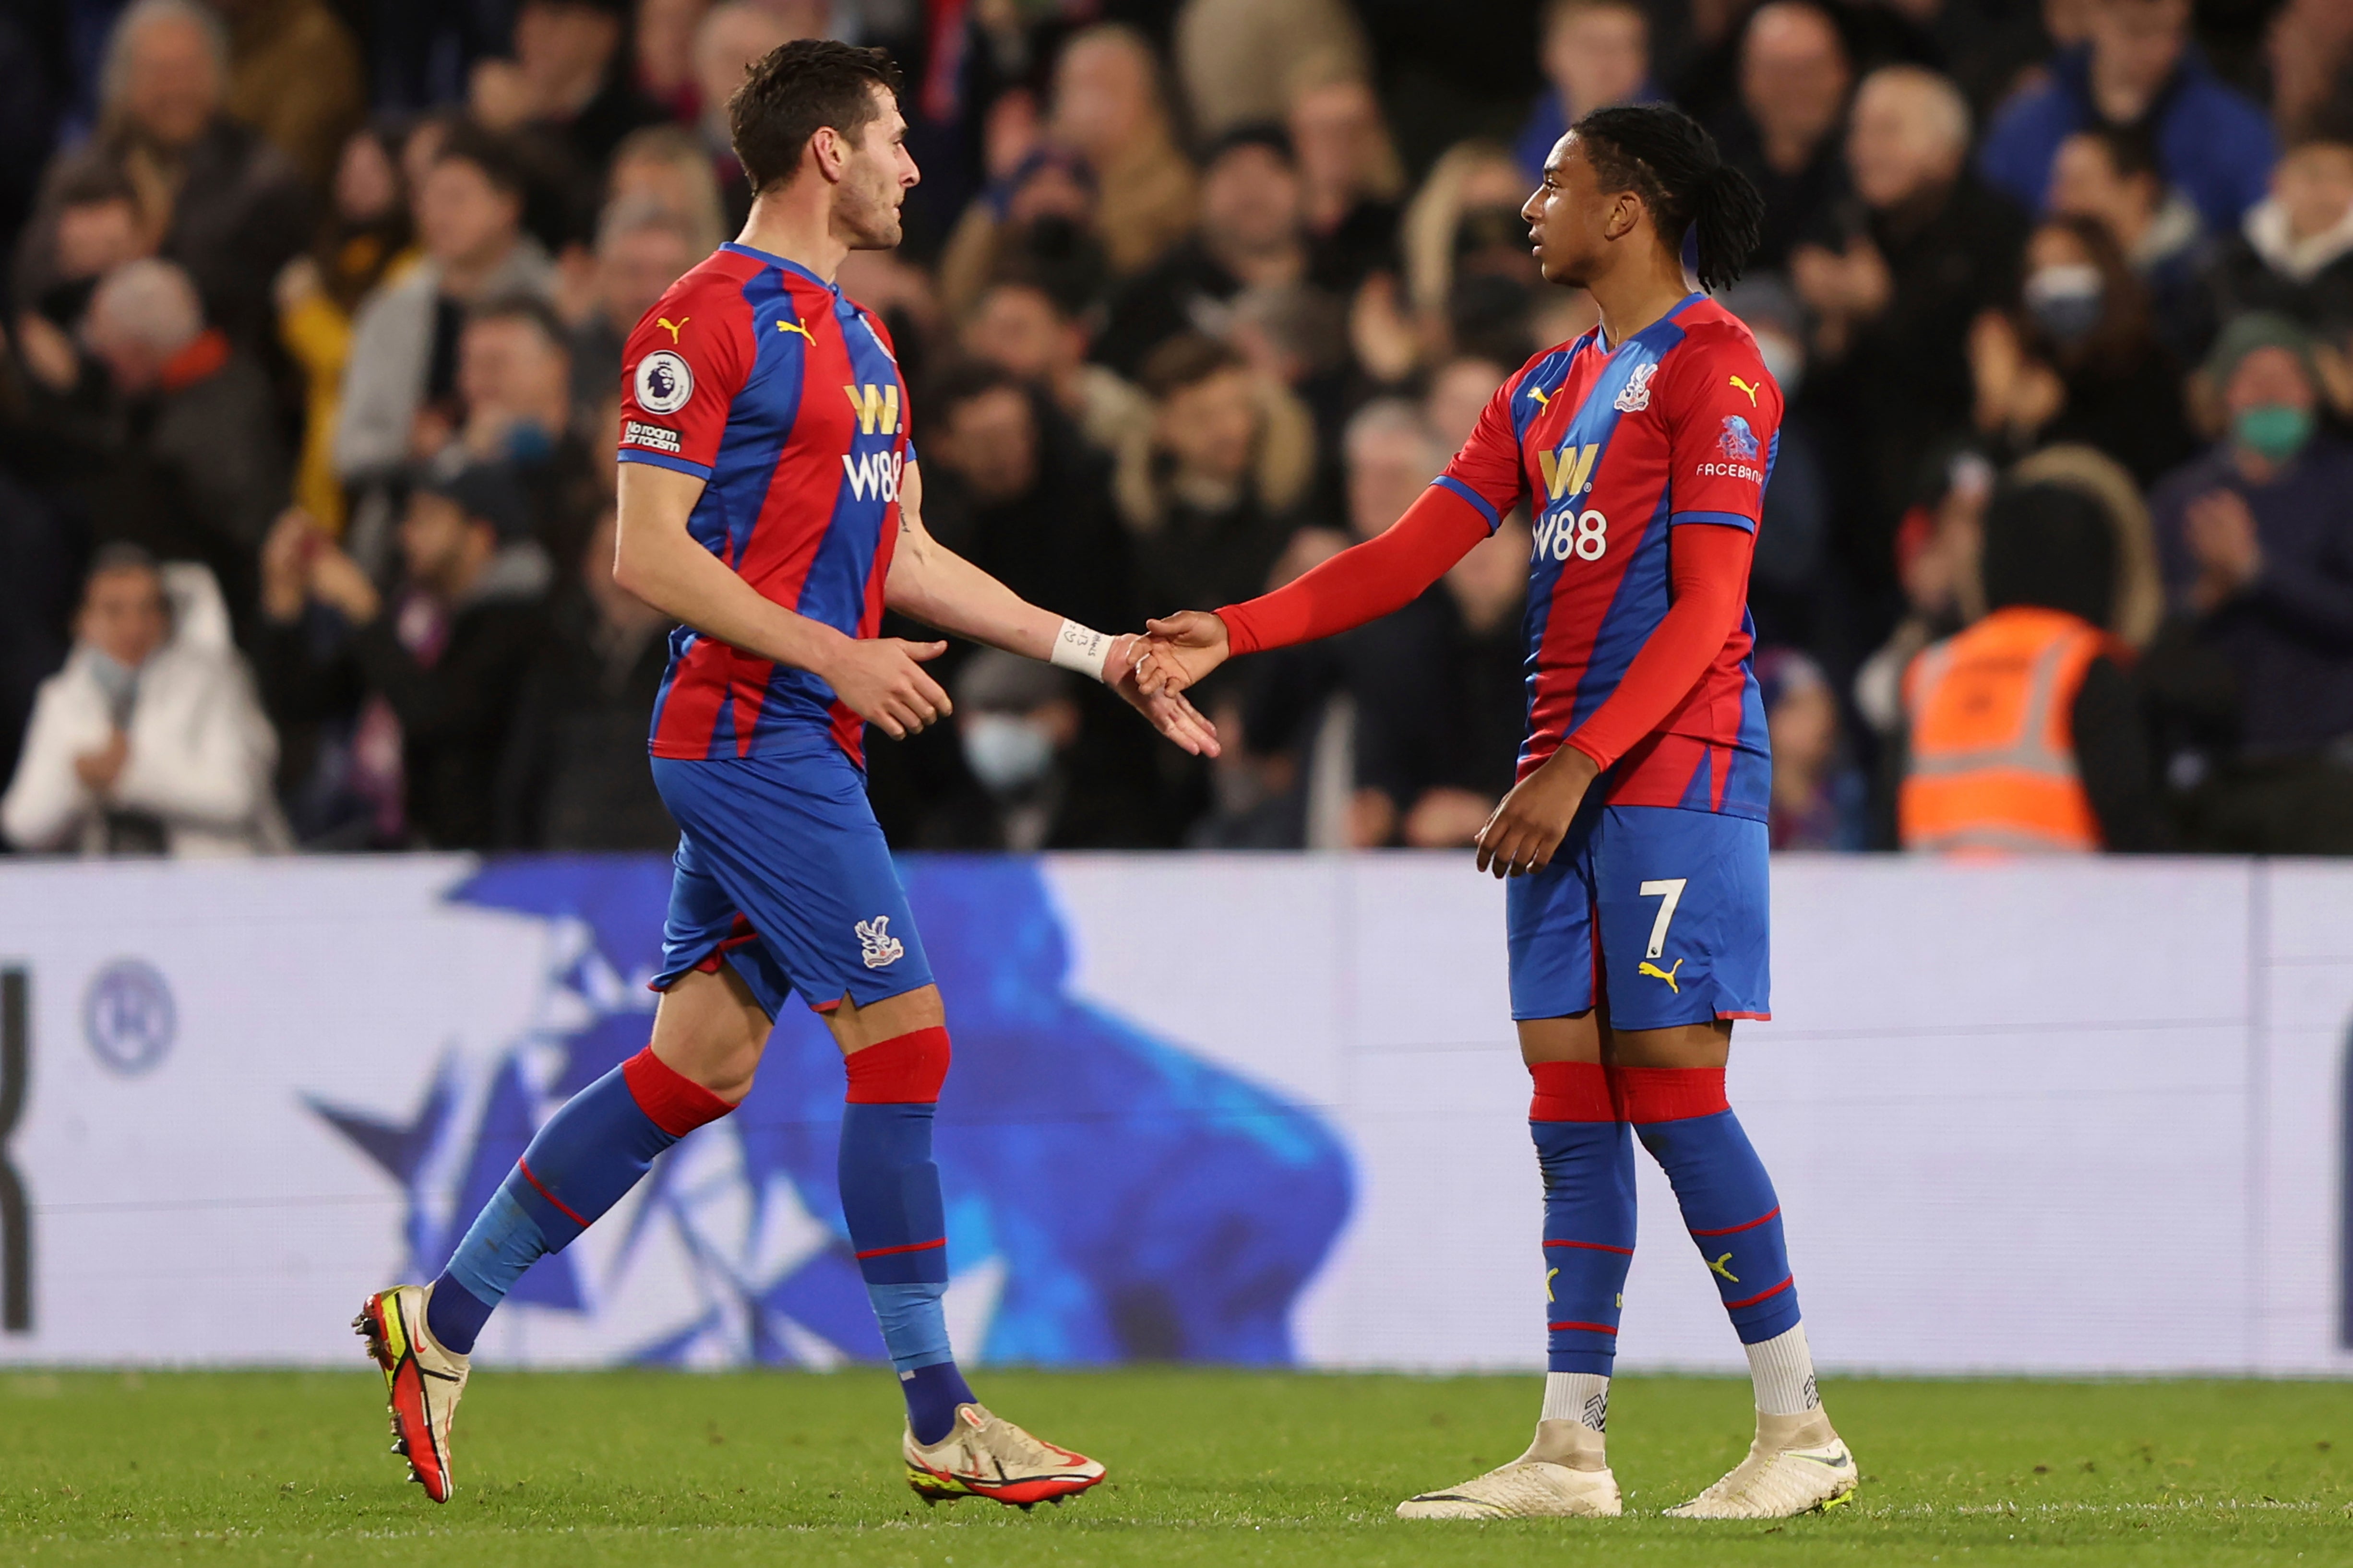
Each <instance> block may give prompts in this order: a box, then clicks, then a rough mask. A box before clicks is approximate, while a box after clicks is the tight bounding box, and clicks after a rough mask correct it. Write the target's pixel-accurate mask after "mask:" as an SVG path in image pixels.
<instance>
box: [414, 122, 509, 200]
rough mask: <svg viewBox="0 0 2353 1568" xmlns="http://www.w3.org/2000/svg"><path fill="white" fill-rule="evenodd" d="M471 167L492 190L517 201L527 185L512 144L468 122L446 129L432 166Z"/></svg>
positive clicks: (498, 135)
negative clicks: (449, 164) (477, 171)
mask: <svg viewBox="0 0 2353 1568" xmlns="http://www.w3.org/2000/svg"><path fill="white" fill-rule="evenodd" d="M444 163H471V164H472V165H474V167H475V168H477V169H480V171H481V172H482V178H484V179H485V180H488V181H489V182H490V183H491V188H492V189H493V190H496V191H498V192H499V193H501V195H510V196H514V197H516V198H518V199H520V198H521V197H522V194H523V188H524V186H525V185H526V184H528V176H527V175H526V174H524V171H523V161H522V153H518V152H517V151H516V150H515V146H514V143H513V142H510V141H508V140H507V139H506V138H505V137H503V136H501V135H500V134H498V133H497V132H493V131H485V130H483V129H482V128H481V127H480V126H479V125H477V124H475V123H474V122H473V121H470V120H461V121H458V122H457V123H455V124H453V125H451V126H450V127H449V130H448V134H446V135H445V136H443V137H442V139H441V146H440V149H439V151H438V152H436V153H434V154H433V166H434V167H435V168H437V169H438V168H439V167H440V166H441V165H442V164H444Z"/></svg>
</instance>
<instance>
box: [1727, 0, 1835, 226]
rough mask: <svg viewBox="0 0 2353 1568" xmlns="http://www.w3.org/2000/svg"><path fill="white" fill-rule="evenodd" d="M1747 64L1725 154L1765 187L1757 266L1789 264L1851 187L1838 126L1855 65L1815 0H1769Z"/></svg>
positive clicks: (1752, 32)
mask: <svg viewBox="0 0 2353 1568" xmlns="http://www.w3.org/2000/svg"><path fill="white" fill-rule="evenodd" d="M1739 70H1740V75H1739V103H1738V107H1737V108H1736V109H1735V110H1732V111H1730V112H1728V113H1727V114H1726V115H1725V116H1724V117H1723V118H1722V119H1721V120H1720V121H1718V122H1717V124H1716V126H1715V132H1716V137H1717V140H1718V142H1720V143H1721V144H1722V146H1723V149H1724V156H1725V160H1726V161H1727V162H1729V163H1732V164H1733V165H1734V166H1736V168H1738V169H1739V170H1740V172H1741V173H1743V174H1746V175H1747V176H1748V177H1749V179H1750V180H1752V181H1754V182H1755V183H1756V185H1757V191H1758V192H1759V193H1760V194H1761V195H1763V196H1764V197H1765V226H1764V230H1763V233H1762V234H1761V236H1760V237H1759V238H1758V241H1757V254H1756V256H1755V258H1752V259H1751V260H1750V262H1749V270H1750V271H1751V272H1752V273H1754V272H1762V271H1767V270H1771V269H1775V268H1780V267H1782V266H1785V265H1786V264H1787V263H1788V258H1789V252H1790V251H1791V249H1792V248H1794V247H1796V246H1797V244H1798V243H1799V240H1801V239H1804V238H1806V237H1809V236H1811V235H1814V234H1815V233H1817V231H1819V230H1820V229H1821V228H1823V227H1824V226H1826V225H1827V224H1828V223H1829V222H1830V220H1831V211H1832V208H1833V207H1834V206H1835V205H1837V204H1838V202H1839V201H1840V200H1841V198H1842V197H1844V196H1845V195H1846V189H1847V184H1846V166H1845V163H1844V161H1843V159H1842V157H1841V148H1840V146H1839V137H1838V130H1839V123H1840V121H1841V119H1843V118H1844V116H1845V113H1846V100H1847V94H1848V92H1849V90H1850V89H1852V88H1853V86H1854V68H1853V65H1852V61H1850V60H1849V58H1848V57H1847V47H1846V41H1845V39H1844V38H1843V37H1841V36H1840V33H1839V27H1838V24H1837V23H1836V22H1835V21H1834V20H1832V18H1831V14H1830V12H1829V11H1828V10H1826V9H1824V8H1823V7H1822V6H1821V5H1818V4H1816V3H1815V0H1770V3H1769V4H1767V5H1760V6H1758V7H1757V11H1756V13H1755V14H1754V15H1753V16H1750V17H1749V18H1748V25H1747V26H1746V27H1744V28H1743V29H1742V30H1741V37H1740V59H1739Z"/></svg>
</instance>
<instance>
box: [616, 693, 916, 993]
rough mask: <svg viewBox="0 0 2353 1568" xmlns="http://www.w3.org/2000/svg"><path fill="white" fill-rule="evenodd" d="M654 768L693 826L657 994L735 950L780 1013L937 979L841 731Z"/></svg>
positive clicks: (662, 762)
mask: <svg viewBox="0 0 2353 1568" xmlns="http://www.w3.org/2000/svg"><path fill="white" fill-rule="evenodd" d="M653 766H654V787H655V788H656V789H657V790H659V791H660V792H661V797H662V804H663V805H667V806H669V807H670V816H672V817H674V818H675V819H676V820H677V822H678V825H679V829H680V832H679V838H678V853H677V855H676V856H674V857H673V858H672V859H671V864H672V865H673V866H674V867H676V868H677V875H676V876H675V877H674V878H673V879H671V882H670V915H669V918H668V919H667V920H665V921H663V923H662V967H661V973H659V974H658V975H656V976H655V977H654V980H653V987H654V989H655V990H657V991H667V990H669V989H670V987H671V986H672V985H674V984H677V983H678V980H679V978H680V977H681V976H682V975H684V974H686V973H688V972H690V971H691V970H693V969H696V968H698V967H712V960H713V959H714V957H715V956H716V955H719V954H724V955H725V959H726V962H727V963H731V964H733V965H734V968H735V973H738V974H740V975H742V976H743V977H744V984H747V985H749V986H751V988H752V994H753V995H754V997H755V998H757V999H758V1001H759V1004H760V1005H761V1007H762V1008H763V1009H764V1010H765V1012H766V1013H767V1015H768V1016H769V1017H771V1018H773V1017H775V1016H776V1015H777V1013H778V1012H779V1011H780V1010H781V1009H782V1008H783V1006H784V1005H785V997H786V994H787V993H789V992H794V991H797V992H799V993H800V994H801V998H802V1000H804V1001H805V1002H807V1004H808V1005H810V1006H812V1007H814V1008H817V1009H818V1010H819V1011H820V1012H822V1011H825V1010H827V1009H829V1008H831V1007H833V1006H834V1005H836V1004H838V1003H839V1002H840V1000H841V999H842V998H843V997H844V996H847V997H849V999H850V1000H851V1001H852V1002H855V1003H856V1004H857V1005H860V1006H861V1007H863V1006H865V1005H868V1004H870V1003H874V1002H880V1001H881V1000H883V999H884V998H885V997H889V996H897V995H900V994H902V993H905V992H909V991H916V990H920V989H922V988H923V986H926V985H929V984H932V965H931V961H930V960H928V959H926V958H925V957H924V956H923V938H921V937H920V936H918V935H917V934H916V933H915V918H914V916H913V914H911V913H909V912H908V909H907V890H906V889H905V888H903V887H902V886H901V885H900V883H899V871H898V868H897V867H895V866H893V865H892V862H891V846H890V845H889V844H887V843H885V842H884V841H883V837H882V829H881V826H880V825H879V824H877V823H876V822H875V820H874V808H873V807H872V806H871V805H869V804H868V802H867V799H866V779H865V776H864V775H863V774H861V773H860V772H859V771H858V769H857V768H856V767H854V766H853V765H851V763H850V761H849V758H848V757H846V756H844V755H842V753H841V751H840V749H839V747H837V746H835V745H834V744H833V743H832V742H831V741H830V740H818V739H817V738H814V737H813V738H812V743H811V745H810V747H809V749H808V750H807V752H795V753H792V754H790V755H785V756H777V755H773V754H762V755H759V756H751V757H726V758H722V759H720V760H718V761H692V762H690V761H683V760H681V759H678V758H673V757H656V758H655V759H653Z"/></svg>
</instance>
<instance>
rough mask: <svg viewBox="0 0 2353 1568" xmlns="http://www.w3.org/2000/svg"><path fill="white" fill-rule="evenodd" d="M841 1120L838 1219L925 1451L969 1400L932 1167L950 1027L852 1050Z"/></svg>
mask: <svg viewBox="0 0 2353 1568" xmlns="http://www.w3.org/2000/svg"><path fill="white" fill-rule="evenodd" d="M847 1065H848V1068H849V1096H850V1099H849V1104H847V1105H845V1106H844V1107H843V1108H842V1115H841V1162H840V1166H839V1175H840V1183H841V1215H842V1218H843V1219H844V1220H845V1221H846V1222H847V1223H848V1225H849V1245H850V1247H851V1249H852V1250H853V1251H855V1252H856V1253H857V1255H858V1268H859V1272H860V1274H861V1275H863V1276H864V1277H865V1279H866V1293H867V1295H868V1297H869V1298H871V1300H872V1301H873V1303H874V1320H875V1321H876V1323H877V1324H878V1325H880V1327H881V1331H882V1343H883V1345H884V1346H885V1348H887V1349H888V1350H889V1351H890V1352H891V1364H892V1366H893V1367H895V1368H897V1369H898V1373H899V1388H900V1391H901V1392H902V1394H905V1395H906V1399H907V1425H908V1427H909V1429H910V1430H911V1431H913V1433H914V1435H915V1441H917V1442H918V1443H923V1444H926V1445H928V1444H932V1443H936V1442H938V1441H939V1440H940V1439H941V1438H943V1437H944V1436H947V1435H948V1433H949V1431H950V1430H951V1429H953V1427H954V1426H955V1407H956V1406H957V1405H962V1404H967V1403H970V1402H972V1399H973V1393H972V1390H971V1388H970V1387H968V1386H967V1385H966V1384H965V1380H964V1375H963V1374H962V1373H959V1372H958V1371H957V1370H956V1365H955V1351H954V1350H953V1349H952V1348H951V1347H950V1346H949V1344H948V1331H947V1317H946V1314H945V1312H944V1310H942V1305H941V1301H942V1298H943V1297H944V1296H945V1294H946V1293H947V1283H948V1251H947V1215H946V1210H945V1207H944V1205H943V1204H942V1202H941V1198H940V1169H939V1167H938V1166H937V1165H935V1164H934V1163H932V1118H933V1115H934V1112H935V1111H936V1110H937V1109H938V1104H937V1101H938V1099H939V1091H940V1083H941V1080H942V1079H944V1078H945V1077H946V1074H947V1065H948V1037H947V1031H946V1030H945V1029H938V1028H934V1029H919V1030H916V1031H915V1032H913V1033H912V1034H907V1035H902V1036H900V1037H897V1038H895V1039H890V1040H884V1041H882V1042H881V1043H880V1044H878V1045H872V1046H868V1047H865V1048H864V1049H862V1050H859V1051H853V1052H851V1053H850V1055H849V1058H848V1063H847Z"/></svg>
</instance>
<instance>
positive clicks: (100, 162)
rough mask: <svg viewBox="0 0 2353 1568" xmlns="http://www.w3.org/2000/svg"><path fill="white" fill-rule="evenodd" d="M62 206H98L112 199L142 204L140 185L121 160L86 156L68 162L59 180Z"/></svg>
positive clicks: (131, 203)
mask: <svg viewBox="0 0 2353 1568" xmlns="http://www.w3.org/2000/svg"><path fill="white" fill-rule="evenodd" d="M57 202H58V206H59V207H61V208H62V207H97V206H105V205H108V204H110V203H112V202H128V203H129V204H130V205H132V206H133V207H136V206H138V205H139V187H138V186H136V185H134V184H132V183H131V176H130V175H129V174H125V173H124V172H123V171H122V167H121V164H119V163H115V162H113V161H112V160H111V159H107V158H85V159H83V160H82V161H80V162H79V163H74V164H69V165H68V166H67V169H66V171H65V173H64V174H62V175H61V176H60V177H59V178H58V184H57Z"/></svg>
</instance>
